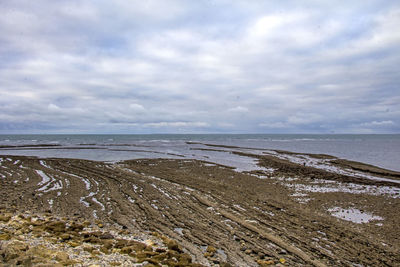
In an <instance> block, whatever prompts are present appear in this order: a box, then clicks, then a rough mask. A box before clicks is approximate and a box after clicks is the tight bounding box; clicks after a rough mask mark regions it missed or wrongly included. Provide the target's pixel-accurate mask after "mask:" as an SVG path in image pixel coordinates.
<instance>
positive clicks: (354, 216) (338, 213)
mask: <svg viewBox="0 0 400 267" xmlns="http://www.w3.org/2000/svg"><path fill="white" fill-rule="evenodd" d="M328 211H329V212H330V213H331V215H332V216H335V217H337V218H340V219H342V220H346V221H350V222H354V223H368V222H370V221H382V220H383V218H382V217H380V216H375V215H372V214H370V213H367V212H362V211H360V210H359V209H356V208H350V209H343V208H340V207H333V208H330V209H328Z"/></svg>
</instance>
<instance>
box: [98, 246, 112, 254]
mask: <svg viewBox="0 0 400 267" xmlns="http://www.w3.org/2000/svg"><path fill="white" fill-rule="evenodd" d="M100 251H101V252H103V253H104V254H110V250H109V249H108V248H107V247H106V246H102V247H101V248H100Z"/></svg>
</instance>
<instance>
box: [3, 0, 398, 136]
mask: <svg viewBox="0 0 400 267" xmlns="http://www.w3.org/2000/svg"><path fill="white" fill-rule="evenodd" d="M0 14H1V16H0V133H333V132H334V133H399V132H400V30H399V29H400V2H399V1H397V0H394V1H368V0H360V1H348V0H346V1H281V0H279V1H227V0H226V1H224V0H221V1H217V0H215V1H214V0H207V1H206V0H204V1H202V0H198V1H197V0H196V1H183V0H182V1H164V0H159V1H155V0H154V1H153V0H140V1H139V0H138V1H126V0H113V1H110V0H96V1H95V0H93V1H89V0H88V1H79V0H68V1H52V0H48V1H46V0H35V1H32V0H25V1H21V0H2V1H0Z"/></svg>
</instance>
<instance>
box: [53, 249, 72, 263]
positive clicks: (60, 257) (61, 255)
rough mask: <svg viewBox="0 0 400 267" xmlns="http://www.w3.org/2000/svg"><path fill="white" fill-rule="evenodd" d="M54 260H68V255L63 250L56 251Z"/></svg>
mask: <svg viewBox="0 0 400 267" xmlns="http://www.w3.org/2000/svg"><path fill="white" fill-rule="evenodd" d="M55 258H56V260H57V261H60V262H67V261H68V260H69V255H68V254H67V253H65V252H63V251H60V252H57V253H56V257H55Z"/></svg>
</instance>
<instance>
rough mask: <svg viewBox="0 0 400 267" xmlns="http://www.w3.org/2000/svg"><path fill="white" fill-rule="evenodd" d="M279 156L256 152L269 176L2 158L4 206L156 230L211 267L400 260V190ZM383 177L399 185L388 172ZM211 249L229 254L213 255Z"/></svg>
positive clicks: (204, 166) (197, 165)
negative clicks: (399, 223) (208, 251)
mask: <svg viewBox="0 0 400 267" xmlns="http://www.w3.org/2000/svg"><path fill="white" fill-rule="evenodd" d="M236 153H242V152H238V151H236ZM247 156H248V155H247ZM279 156H280V155H265V154H259V155H255V154H252V155H251V157H253V158H254V159H256V160H258V165H259V166H260V167H261V169H259V170H254V171H243V172H240V171H237V170H234V169H232V168H231V167H229V166H228V167H227V166H224V165H223V164H216V163H213V162H210V161H208V162H207V161H199V160H194V159H136V160H126V161H121V162H116V163H106V162H101V161H90V160H80V159H56V158H36V157H26V156H3V155H2V156H0V158H2V160H1V161H0V164H1V168H0V174H1V175H2V176H4V177H0V181H1V183H2V186H1V195H2V199H1V200H2V202H1V203H2V205H3V206H5V208H13V209H15V210H16V211H21V212H22V211H24V207H27V206H29V207H30V209H32V211H35V212H39V213H40V212H45V211H46V210H49V211H51V212H52V214H54V215H59V216H67V215H74V216H78V217H79V218H82V219H86V220H89V221H95V220H101V221H103V222H104V224H105V225H107V226H112V225H117V226H119V227H123V228H126V229H128V230H132V231H143V232H153V231H156V232H158V233H160V234H162V235H165V236H167V237H168V238H172V239H174V240H177V242H178V243H179V244H180V245H181V246H182V248H183V249H184V250H185V252H186V253H187V254H188V255H190V256H191V257H192V258H193V262H195V263H198V264H203V265H205V266H219V265H221V266H222V264H223V263H225V262H226V263H229V264H231V265H232V266H264V265H262V264H266V262H269V263H273V264H275V265H277V264H281V265H282V264H283V263H282V261H284V263H285V264H287V265H299V264H300V265H301V264H310V265H314V266H325V265H327V266H334V265H338V264H339V265H342V266H352V265H353V264H355V263H357V264H364V265H373V264H377V265H383V264H387V265H393V264H394V263H395V262H399V261H400V258H399V256H398V255H399V252H400V241H399V238H398V237H397V236H398V233H400V228H399V225H398V222H397V216H396V214H399V212H400V185H399V184H396V183H391V182H388V181H373V180H370V179H366V178H365V177H364V178H360V177H355V176H354V177H351V176H349V175H347V174H342V173H332V172H329V171H328V170H324V169H317V168H314V167H313V166H307V165H303V164H302V163H301V162H293V161H290V160H288V159H285V158H281V157H279ZM299 156H301V157H304V156H305V155H304V154H303V155H299ZM322 158H323V160H325V159H326V158H325V157H322ZM329 160H334V159H329ZM338 164H341V166H345V165H346V164H349V163H347V162H344V163H341V162H339V163H338ZM351 164H354V163H351ZM363 168H364V167H363ZM365 171H367V172H365ZM354 172H355V173H356V174H357V175H358V174H359V173H360V172H361V173H364V174H365V175H370V173H369V170H368V169H367V170H363V169H361V170H360V169H358V170H354ZM379 176H380V177H382V178H385V177H386V178H388V179H392V177H391V176H390V175H388V173H385V172H384V171H380V173H379ZM395 178H397V177H395ZM395 180H396V179H395ZM354 217H356V218H354ZM208 246H212V247H214V248H216V250H217V251H219V252H218V253H214V254H213V255H212V256H211V255H209V254H207V251H206V250H204V248H207V247H208ZM359 253H361V254H359ZM281 259H283V260H281ZM312 259H315V262H313V261H314V260H312Z"/></svg>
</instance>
